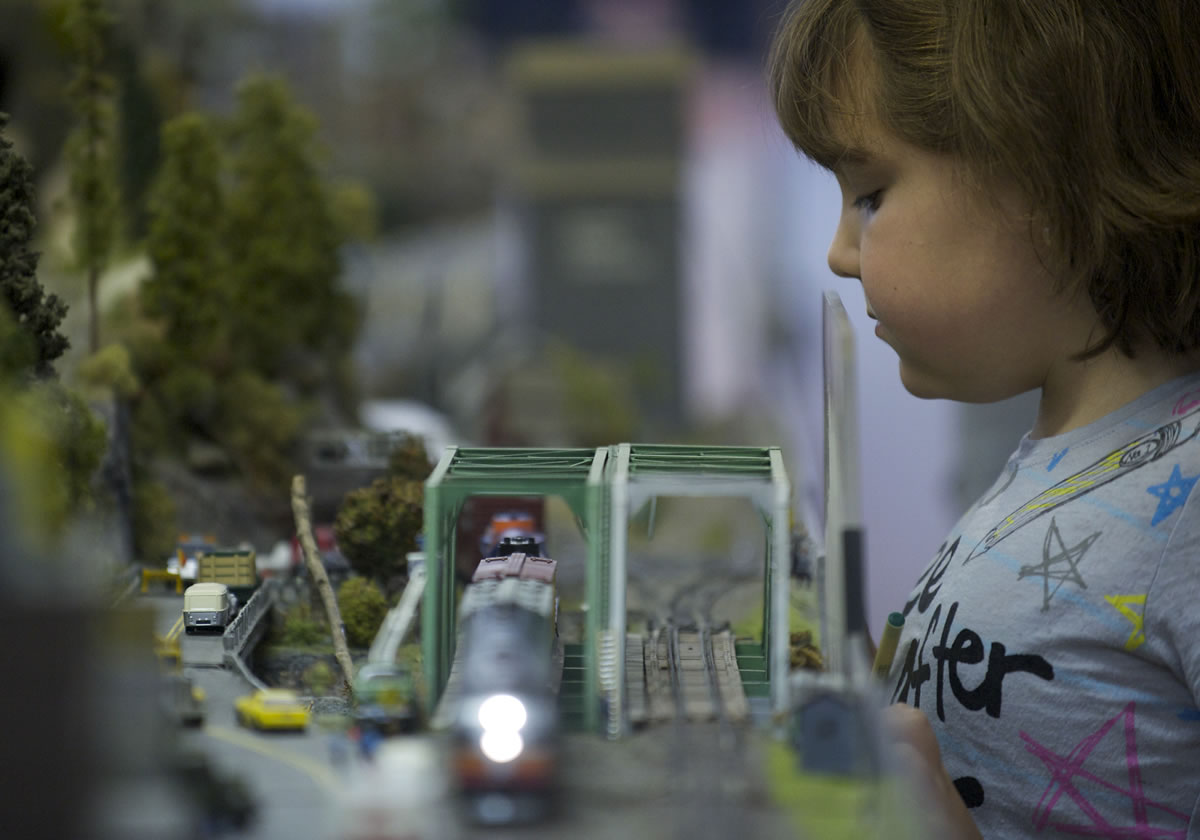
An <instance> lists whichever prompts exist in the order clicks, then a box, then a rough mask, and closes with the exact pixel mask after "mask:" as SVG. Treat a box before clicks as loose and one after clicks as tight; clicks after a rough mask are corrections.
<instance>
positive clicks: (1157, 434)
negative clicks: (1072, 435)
mask: <svg viewBox="0 0 1200 840" xmlns="http://www.w3.org/2000/svg"><path fill="white" fill-rule="evenodd" d="M1198 419H1200V409H1195V410H1192V411H1190V412H1188V413H1187V414H1185V415H1184V416H1183V417H1180V418H1179V419H1178V420H1173V421H1171V422H1170V423H1167V424H1166V425H1163V426H1160V427H1158V428H1157V429H1155V430H1154V431H1152V432H1148V433H1146V434H1144V435H1142V436H1141V437H1138V438H1135V439H1134V440H1132V441H1130V442H1129V443H1127V444H1125V445H1124V446H1122V447H1121V448H1120V449H1116V450H1114V451H1113V452H1110V453H1109V454H1107V455H1105V456H1104V457H1103V458H1101V459H1100V460H1099V461H1096V462H1095V463H1094V464H1091V465H1089V466H1087V467H1085V468H1084V469H1082V470H1080V471H1079V472H1077V473H1075V474H1074V475H1071V476H1068V477H1067V478H1064V479H1063V480H1062V481H1060V482H1058V484H1055V485H1054V486H1053V487H1050V488H1048V489H1046V490H1044V491H1042V492H1041V493H1039V494H1038V495H1037V496H1035V497H1034V498H1032V499H1030V500H1029V501H1028V502H1026V503H1025V504H1023V505H1021V506H1020V507H1019V508H1017V509H1016V510H1014V511H1013V512H1012V513H1010V514H1009V515H1008V516H1006V517H1004V518H1003V519H1001V520H1000V522H999V523H997V524H996V526H995V527H993V528H992V529H991V530H990V531H988V532H987V534H986V535H985V536H984V538H983V539H982V540H980V541H979V544H978V545H976V546H975V548H974V549H972V550H971V553H970V555H968V557H967V559H966V560H965V561H963V562H964V563H968V562H970V561H971V560H973V559H974V558H976V557H978V556H979V555H981V554H984V553H985V552H987V551H988V549H990V548H992V547H993V546H994V545H996V543H998V542H1000V541H1001V540H1002V539H1004V538H1005V537H1007V536H1008V535H1009V534H1011V533H1013V532H1014V531H1016V530H1017V529H1018V528H1020V527H1021V526H1022V525H1025V524H1026V523H1028V522H1030V521H1032V520H1034V519H1037V518H1038V517H1039V516H1041V515H1042V514H1043V513H1045V512H1046V511H1048V510H1053V509H1054V508H1056V507H1059V506H1060V505H1063V504H1065V503H1067V502H1069V501H1071V500H1072V499H1076V498H1078V497H1079V496H1082V495H1083V494H1084V493H1087V492H1089V491H1091V490H1093V489H1095V488H1096V487H1099V486H1101V485H1103V484H1107V483H1108V482H1110V481H1112V480H1114V479H1116V478H1119V477H1121V476H1122V475H1125V474H1126V473H1128V472H1131V471H1133V470H1135V469H1137V468H1138V467H1140V466H1142V465H1144V464H1148V463H1150V462H1151V461H1154V460H1157V459H1158V458H1161V457H1162V456H1163V455H1165V454H1166V453H1167V452H1169V451H1171V450H1172V449H1174V448H1175V447H1177V446H1179V445H1180V444H1182V443H1186V442H1187V441H1189V440H1191V439H1192V438H1194V437H1195V436H1196V434H1197V433H1200V424H1197V423H1196V421H1197V420H1198ZM1185 421H1191V422H1190V423H1189V425H1191V426H1192V428H1191V430H1190V432H1189V434H1187V435H1186V436H1184V435H1183V434H1182V432H1183V426H1184V423H1185Z"/></svg>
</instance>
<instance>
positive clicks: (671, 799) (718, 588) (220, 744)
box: [142, 516, 798, 840]
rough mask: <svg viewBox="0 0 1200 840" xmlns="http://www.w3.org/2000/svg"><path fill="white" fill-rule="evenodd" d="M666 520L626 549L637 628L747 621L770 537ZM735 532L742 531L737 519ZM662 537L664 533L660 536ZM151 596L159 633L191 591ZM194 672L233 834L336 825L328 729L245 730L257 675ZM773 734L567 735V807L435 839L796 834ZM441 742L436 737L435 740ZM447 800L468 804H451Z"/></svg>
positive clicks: (190, 640)
mask: <svg viewBox="0 0 1200 840" xmlns="http://www.w3.org/2000/svg"><path fill="white" fill-rule="evenodd" d="M687 518H689V519H692V520H693V521H706V519H707V518H706V517H704V516H694V517H693V516H689V517H687ZM677 521H679V519H677ZM684 524H686V522H685V523H684ZM751 524H752V525H753V524H754V522H753V521H751ZM670 525H671V522H670V520H668V519H666V518H665V517H664V519H663V520H662V521H661V522H660V536H659V537H656V539H655V544H656V546H659V548H658V550H656V551H654V552H650V551H648V550H644V551H641V552H639V551H636V550H634V551H631V557H630V564H629V581H628V604H629V610H630V629H631V631H633V630H635V629H637V628H638V626H639V625H640V626H641V628H642V629H644V628H645V627H646V626H649V625H654V626H662V625H663V624H665V622H666V621H667V620H668V619H672V618H674V619H676V620H678V621H680V622H683V621H688V622H695V621H703V622H705V623H707V624H708V625H709V626H711V627H712V628H719V627H721V626H722V625H723V624H724V623H726V622H734V621H737V620H739V619H742V618H744V617H745V614H746V610H747V608H748V607H749V608H753V606H754V604H755V603H756V602H757V603H758V604H760V605H761V600H762V573H763V570H762V568H761V563H762V559H761V555H758V554H757V553H756V552H755V551H754V550H752V549H748V548H746V546H747V545H750V544H751V543H752V544H753V545H754V546H758V545H761V540H760V539H759V538H758V536H757V535H756V533H755V532H754V531H753V530H750V529H746V530H747V532H748V533H749V534H750V535H751V537H752V540H741V539H739V540H736V541H735V542H734V545H733V546H732V547H731V548H732V550H730V549H729V548H727V549H725V550H723V551H721V550H714V549H712V547H711V546H710V547H708V550H702V551H684V550H681V547H680V545H679V544H678V542H676V541H673V540H672V539H671V538H670V535H669V532H668V528H669V526H670ZM759 527H761V526H759ZM662 532H668V533H666V534H663V533H662ZM734 533H737V534H739V536H740V534H741V533H742V529H741V527H738V528H736V529H735V530H734ZM662 536H667V540H666V543H667V545H666V546H665V547H662V542H661V541H660V539H661V537H662ZM579 565H580V566H582V561H581V560H580V562H579ZM564 577H565V579H564V580H563V581H562V583H563V584H565V586H564V587H563V588H570V586H571V583H572V581H571V577H572V571H571V569H570V568H568V569H567V570H566V575H565V576H564ZM142 599H143V600H144V601H146V602H149V603H153V604H155V605H156V609H157V610H158V613H159V614H158V618H157V619H156V621H157V623H156V632H159V633H166V632H167V631H168V630H170V629H171V627H172V625H173V624H174V622H175V620H176V618H177V617H178V615H179V610H180V608H181V605H182V599H181V598H180V597H179V596H174V595H172V596H161V597H160V596H153V597H151V596H142ZM181 636H182V634H181ZM181 641H182V643H183V645H185V646H186V648H185V661H187V662H190V661H192V660H193V658H195V657H200V656H203V655H204V653H205V651H207V648H206V647H205V646H206V645H208V644H209V643H211V645H212V646H213V647H215V648H216V649H220V647H221V640H220V637H219V636H213V637H202V636H194V637H188V636H182V638H181ZM185 671H186V673H188V674H189V675H190V676H192V677H193V679H195V680H196V681H197V683H198V684H199V685H200V686H201V687H202V688H204V689H205V692H206V693H207V695H208V700H207V704H206V705H207V713H208V720H207V722H206V725H205V728H204V729H203V730H201V731H198V732H185V733H183V735H182V737H183V739H184V742H185V744H192V745H195V746H197V747H198V748H199V749H202V750H203V751H204V752H205V753H206V754H207V755H208V756H209V757H210V759H211V760H212V761H213V762H215V763H216V764H217V765H218V766H219V767H220V768H221V769H222V770H225V771H231V772H236V773H238V774H240V775H242V776H243V778H244V779H245V780H246V782H247V783H248V784H249V785H250V787H251V789H252V791H253V793H254V794H255V796H256V798H257V799H258V803H259V813H258V820H257V821H256V822H255V824H254V825H253V826H251V827H250V829H248V830H247V831H246V832H243V833H241V834H236V835H229V836H230V837H237V838H244V839H245V840H307V838H313V840H327V838H337V837H339V836H341V835H340V834H339V833H338V830H337V828H336V819H337V813H336V810H335V809H336V804H337V801H338V797H339V792H340V791H341V789H342V787H343V786H344V785H345V784H346V783H347V781H348V779H349V776H348V774H347V771H346V770H345V769H344V768H340V767H336V766H334V764H333V763H332V756H333V749H332V747H333V744H334V742H333V736H331V735H328V734H326V733H323V732H321V731H320V730H319V729H317V728H315V727H310V729H309V732H308V733H306V734H304V735H293V734H280V735H261V734H257V733H251V732H248V731H246V730H244V729H240V728H238V727H237V726H236V725H235V724H234V721H233V711H232V710H233V702H234V699H235V698H236V697H237V696H239V695H241V694H245V693H247V692H248V691H249V690H250V688H249V686H247V685H245V684H244V683H243V682H242V680H241V679H240V678H239V677H238V676H237V675H235V674H232V673H230V672H228V671H226V670H225V669H224V668H222V667H196V666H192V665H187V666H186V667H185ZM412 737H415V738H428V737H429V736H412ZM764 737H765V736H763V735H762V734H761V733H759V732H756V731H754V730H753V729H752V728H751V725H750V724H745V725H730V724H728V723H727V722H726V723H718V722H714V721H704V722H685V721H680V722H676V723H666V724H657V725H654V726H651V727H648V728H646V729H644V730H641V731H638V732H635V733H634V734H632V735H631V736H630V737H628V738H626V739H624V740H621V741H606V740H604V739H602V738H600V737H597V736H593V735H571V736H568V737H567V739H566V744H565V750H564V757H563V762H562V768H561V772H562V797H561V802H560V807H559V808H558V809H557V813H556V814H555V816H554V817H552V818H551V819H550V820H548V821H546V822H542V823H538V824H534V825H528V826H508V827H496V826H488V827H479V826H474V825H471V824H467V823H465V822H461V821H459V820H460V819H461V818H460V817H449V818H448V819H449V823H448V824H446V825H445V826H444V827H443V830H442V831H439V832H438V833H437V834H436V835H434V836H436V837H438V838H439V840H458V839H459V838H463V840H474V839H475V838H487V839H488V840H513V839H515V838H539V839H540V840H551V838H553V839H554V840H558V839H559V838H568V837H569V838H571V840H617V839H618V838H620V840H627V838H635V839H636V840H641V839H642V838H648V839H649V838H653V840H707V838H712V840H731V838H733V840H754V838H764V840H784V838H792V837H797V836H798V835H797V834H796V831H795V829H794V827H793V826H792V825H791V823H790V821H789V819H788V818H787V817H786V816H785V815H784V814H783V812H782V811H781V810H780V809H778V808H777V807H775V806H774V805H773V804H772V803H771V802H770V801H769V798H768V796H767V795H766V793H765V791H766V789H767V786H766V782H765V779H764V778H763V768H764V766H765V762H764V760H763V756H762V743H763V739H764ZM432 742H433V743H434V744H437V743H439V742H438V741H437V740H436V739H433V740H432ZM448 810H449V811H450V812H451V813H454V812H456V811H457V812H461V811H463V809H461V808H455V806H454V803H453V802H452V803H450V808H449V809H448Z"/></svg>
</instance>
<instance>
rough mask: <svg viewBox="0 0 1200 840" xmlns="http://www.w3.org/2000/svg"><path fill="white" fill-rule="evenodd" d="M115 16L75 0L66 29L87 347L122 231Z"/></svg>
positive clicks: (96, 342)
mask: <svg viewBox="0 0 1200 840" xmlns="http://www.w3.org/2000/svg"><path fill="white" fill-rule="evenodd" d="M112 22H113V18H112V16H111V15H110V14H109V13H108V12H107V11H106V10H105V8H104V4H103V3H102V2H101V0H72V2H71V5H70V7H69V10H68V17H67V32H68V34H69V35H70V40H71V49H72V53H73V55H74V58H75V75H74V77H73V78H72V79H71V82H70V84H69V85H68V86H67V95H68V97H69V98H70V100H71V106H72V108H73V109H74V111H75V116H76V120H77V122H76V124H75V128H74V129H73V130H72V132H71V134H70V136H69V137H68V138H67V159H68V161H69V165H70V172H71V175H70V196H71V202H72V205H73V206H74V209H75V255H76V259H77V260H78V262H79V265H80V266H81V267H82V268H83V270H84V271H85V272H86V273H87V290H88V350H89V352H92V353H95V352H96V351H97V350H99V349H100V313H99V311H98V308H97V307H98V289H99V285H100V276H101V275H102V274H103V272H104V269H105V267H106V266H107V265H108V259H109V257H110V255H111V254H112V249H113V243H114V242H115V240H116V236H117V207H118V195H117V180H116V118H115V115H114V110H113V90H114V84H113V80H112V77H111V76H110V75H108V74H107V73H105V72H104V69H103V68H104V57H105V38H106V36H107V34H108V30H109V28H110V27H111V26H112Z"/></svg>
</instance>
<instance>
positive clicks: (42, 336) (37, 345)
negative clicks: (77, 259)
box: [0, 113, 70, 378]
mask: <svg viewBox="0 0 1200 840" xmlns="http://www.w3.org/2000/svg"><path fill="white" fill-rule="evenodd" d="M7 124H8V115H7V114H3V113H0V300H2V301H3V302H4V303H6V304H7V305H8V309H9V311H10V313H11V314H12V316H13V318H14V319H15V321H16V325H17V328H18V330H19V331H20V332H21V333H24V334H26V335H28V336H29V337H30V339H31V341H30V342H29V343H28V344H25V343H21V344H19V345H17V344H13V345H9V346H8V347H7V348H6V349H5V351H4V367H5V368H7V369H8V371H7V372H9V373H16V372H17V370H15V368H16V367H18V366H19V367H22V368H26V369H27V370H28V371H29V372H30V373H32V374H33V375H34V376H36V377H41V378H44V377H48V376H53V375H54V368H53V366H52V364H51V363H52V362H53V361H54V360H55V359H57V358H58V357H59V356H61V355H62V354H63V352H64V351H65V350H66V349H67V347H68V346H70V345H69V342H68V341H67V339H66V337H65V336H63V334H62V333H60V332H59V331H58V327H59V325H60V324H61V323H62V319H63V317H64V316H65V315H66V314H67V305H66V304H65V303H63V301H62V300H61V299H60V298H59V297H58V296H57V295H54V294H47V293H46V292H45V291H44V290H43V288H42V286H41V284H40V283H39V282H38V280H37V263H38V253H37V252H36V251H34V250H32V249H31V247H30V246H31V244H32V241H33V230H34V227H35V225H36V224H37V220H36V219H35V217H34V214H33V204H34V195H33V169H32V167H30V165H29V163H28V162H27V161H26V160H25V159H24V158H23V157H21V156H20V155H19V154H17V153H16V152H15V151H13V147H12V143H11V142H10V141H9V140H8V139H7V138H5V137H4V128H5V126H6V125H7ZM18 346H20V348H21V351H20V352H21V355H20V356H19V357H18V356H16V355H12V354H13V353H14V352H15V349H16V348H17V347H18ZM18 358H19V359H20V364H19V365H18Z"/></svg>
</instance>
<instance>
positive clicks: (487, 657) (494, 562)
mask: <svg viewBox="0 0 1200 840" xmlns="http://www.w3.org/2000/svg"><path fill="white" fill-rule="evenodd" d="M537 547H538V540H537V539H536V538H535V537H533V536H523V537H507V538H505V539H504V540H502V541H501V543H500V545H499V546H498V548H497V553H496V555H495V556H492V557H485V558H483V559H482V560H481V561H480V562H479V565H478V566H477V567H476V570H475V574H474V576H473V577H472V582H471V584H470V585H469V586H467V588H466V590H465V591H464V592H463V597H462V602H461V605H460V607H459V641H458V644H459V651H458V665H459V668H460V674H461V676H460V680H461V683H460V689H459V692H460V693H459V697H458V704H457V710H456V714H455V717H454V722H453V723H452V725H451V740H452V755H453V761H452V767H453V771H454V779H455V782H456V784H457V787H458V789H459V791H460V792H461V793H462V795H463V796H464V797H465V798H466V799H467V800H468V803H469V805H470V808H471V812H472V815H473V816H474V818H475V819H476V820H478V821H480V822H486V823H504V822H514V821H524V820H527V819H536V818H539V817H541V816H544V815H545V814H546V813H547V811H548V810H549V809H550V807H551V806H552V804H553V801H554V799H555V794H556V792H557V785H556V780H557V777H558V773H557V765H558V759H559V752H560V748H561V743H560V742H561V733H560V722H559V714H558V696H557V691H556V688H557V679H556V678H555V677H556V675H555V674H554V669H555V663H556V661H557V662H561V660H557V659H556V657H555V655H554V653H555V649H556V646H557V615H558V598H557V595H556V590H555V573H556V570H557V563H556V562H555V561H554V560H552V559H550V558H547V557H541V556H538V555H537V554H534V553H532V552H533V551H535V550H536V549H537ZM527 552H528V553H527Z"/></svg>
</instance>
